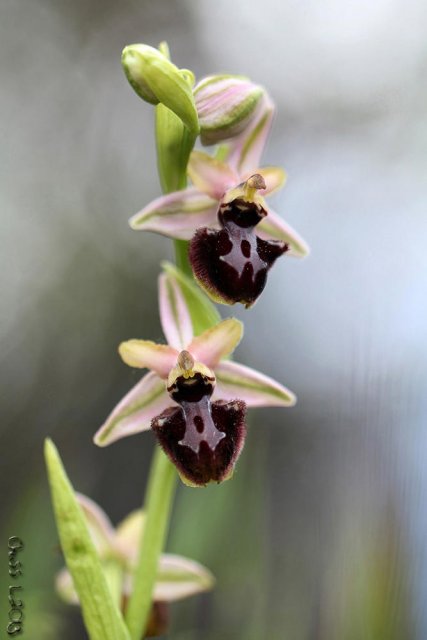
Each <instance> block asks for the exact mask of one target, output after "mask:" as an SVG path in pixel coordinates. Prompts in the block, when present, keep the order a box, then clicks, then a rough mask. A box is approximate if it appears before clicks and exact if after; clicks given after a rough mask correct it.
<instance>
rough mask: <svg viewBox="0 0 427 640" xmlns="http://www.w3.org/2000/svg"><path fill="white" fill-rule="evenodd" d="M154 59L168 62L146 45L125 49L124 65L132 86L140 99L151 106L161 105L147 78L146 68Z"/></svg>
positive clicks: (123, 55)
mask: <svg viewBox="0 0 427 640" xmlns="http://www.w3.org/2000/svg"><path fill="white" fill-rule="evenodd" d="M154 58H159V59H161V58H164V59H165V60H167V58H166V57H165V56H164V55H163V54H162V53H160V51H158V50H157V49H154V47H149V46H147V45H144V44H131V45H129V46H128V47H125V48H124V49H123V53H122V65H123V69H124V72H125V74H126V77H127V79H128V81H129V83H130V85H131V86H132V88H133V89H134V90H135V91H136V93H137V94H138V95H139V96H140V98H142V99H143V100H145V101H146V102H149V103H150V104H158V103H159V100H158V98H157V96H156V95H155V94H154V93H153V91H152V90H151V87H150V85H149V83H148V82H147V78H146V75H147V69H146V66H147V65H149V64H150V62H151V61H152V60H153V59H154Z"/></svg>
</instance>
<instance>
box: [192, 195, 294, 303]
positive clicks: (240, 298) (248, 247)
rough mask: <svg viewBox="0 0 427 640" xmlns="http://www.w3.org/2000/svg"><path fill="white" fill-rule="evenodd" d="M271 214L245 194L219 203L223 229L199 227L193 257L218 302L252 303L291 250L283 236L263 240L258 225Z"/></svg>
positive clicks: (194, 265)
mask: <svg viewBox="0 0 427 640" xmlns="http://www.w3.org/2000/svg"><path fill="white" fill-rule="evenodd" d="M266 215H267V212H266V210H265V209H264V208H263V207H262V206H261V204H259V203H258V202H255V201H254V202H252V201H248V200H246V199H244V198H243V197H239V198H235V199H234V200H231V201H230V202H227V203H223V204H221V205H220V207H219V211H218V220H219V223H220V225H221V227H222V228H221V229H220V230H215V229H208V228H206V227H204V228H201V229H198V230H197V231H196V234H195V235H194V236H193V238H192V240H191V243H190V250H189V257H190V262H191V266H192V268H193V271H194V275H195V277H196V278H197V280H198V281H199V283H200V285H201V286H202V287H203V289H205V290H206V291H207V293H208V294H209V295H210V296H211V297H212V298H213V299H214V300H216V301H217V302H222V303H225V304H234V303H235V302H241V303H242V304H244V305H245V306H246V307H250V306H251V305H252V304H253V303H254V302H255V301H256V299H257V298H258V296H259V295H260V294H261V292H262V291H263V289H264V287H265V283H266V281H267V272H268V270H269V269H270V268H271V267H272V265H273V264H274V262H275V260H276V259H277V258H278V257H279V256H281V255H283V254H284V253H285V251H287V250H288V248H289V247H288V245H287V244H286V243H285V242H281V241H279V240H263V239H261V238H260V237H259V236H257V235H256V233H255V230H254V229H255V227H256V225H257V224H258V223H259V222H260V221H261V220H262V218H264V217H265V216H266Z"/></svg>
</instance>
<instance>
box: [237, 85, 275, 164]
mask: <svg viewBox="0 0 427 640" xmlns="http://www.w3.org/2000/svg"><path fill="white" fill-rule="evenodd" d="M273 116H274V104H273V102H272V101H271V99H270V98H269V97H268V95H267V94H264V98H263V101H262V104H261V105H260V106H259V108H258V111H257V115H256V116H255V117H254V119H253V120H252V122H251V124H250V126H249V127H247V129H245V130H244V131H243V133H242V134H241V135H240V136H239V137H238V138H236V139H235V141H233V142H232V145H231V150H230V155H229V162H230V164H231V165H232V166H233V167H235V168H236V169H237V171H239V173H241V174H247V173H249V172H252V173H253V172H254V168H255V167H258V166H259V163H260V160H261V156H262V152H263V150H264V147H265V143H266V142H267V137H268V134H269V133H270V129H271V124H272V122H273Z"/></svg>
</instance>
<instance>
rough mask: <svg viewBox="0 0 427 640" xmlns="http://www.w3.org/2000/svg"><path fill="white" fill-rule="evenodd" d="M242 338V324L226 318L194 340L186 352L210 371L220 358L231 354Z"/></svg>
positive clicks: (234, 319)
mask: <svg viewBox="0 0 427 640" xmlns="http://www.w3.org/2000/svg"><path fill="white" fill-rule="evenodd" d="M242 336H243V323H242V322H240V320H237V319H236V318H227V319H226V320H222V322H219V323H218V324H217V325H215V326H214V327H211V328H210V329H207V330H206V331H204V332H203V333H202V334H201V335H200V336H197V338H194V340H193V341H192V342H191V344H190V345H189V347H188V351H189V352H190V353H191V355H192V356H193V357H194V359H195V360H198V361H200V362H203V364H205V365H206V366H207V367H209V368H210V369H212V368H214V367H216V365H217V364H218V362H219V361H220V360H221V359H222V358H225V356H228V355H229V354H230V353H233V351H234V349H235V348H236V347H237V345H238V344H239V342H240V340H241V339H242Z"/></svg>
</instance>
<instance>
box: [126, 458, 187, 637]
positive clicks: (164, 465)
mask: <svg viewBox="0 0 427 640" xmlns="http://www.w3.org/2000/svg"><path fill="white" fill-rule="evenodd" d="M176 481H177V473H176V470H175V467H174V466H173V464H172V463H171V462H169V460H168V459H167V457H166V456H165V454H164V453H163V451H162V450H161V449H160V448H159V447H156V450H155V453H154V456H153V461H152V463H151V469H150V476H149V479H148V486H147V492H146V501H145V505H144V507H145V514H146V520H145V526H144V531H143V535H142V540H141V546H140V551H139V558H138V563H137V567H136V569H135V573H134V578H133V590H132V595H131V597H130V600H129V605H128V607H127V611H126V624H127V626H128V629H129V634H130V637H131V640H141V638H143V637H144V636H143V634H144V631H145V629H146V627H147V623H148V618H149V615H150V611H151V606H152V592H153V587H154V583H155V580H156V577H157V569H158V562H159V557H160V554H161V552H162V549H163V545H164V542H165V540H166V534H167V530H168V524H169V519H170V513H171V509H172V502H173V497H174V494H175V488H176Z"/></svg>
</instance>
